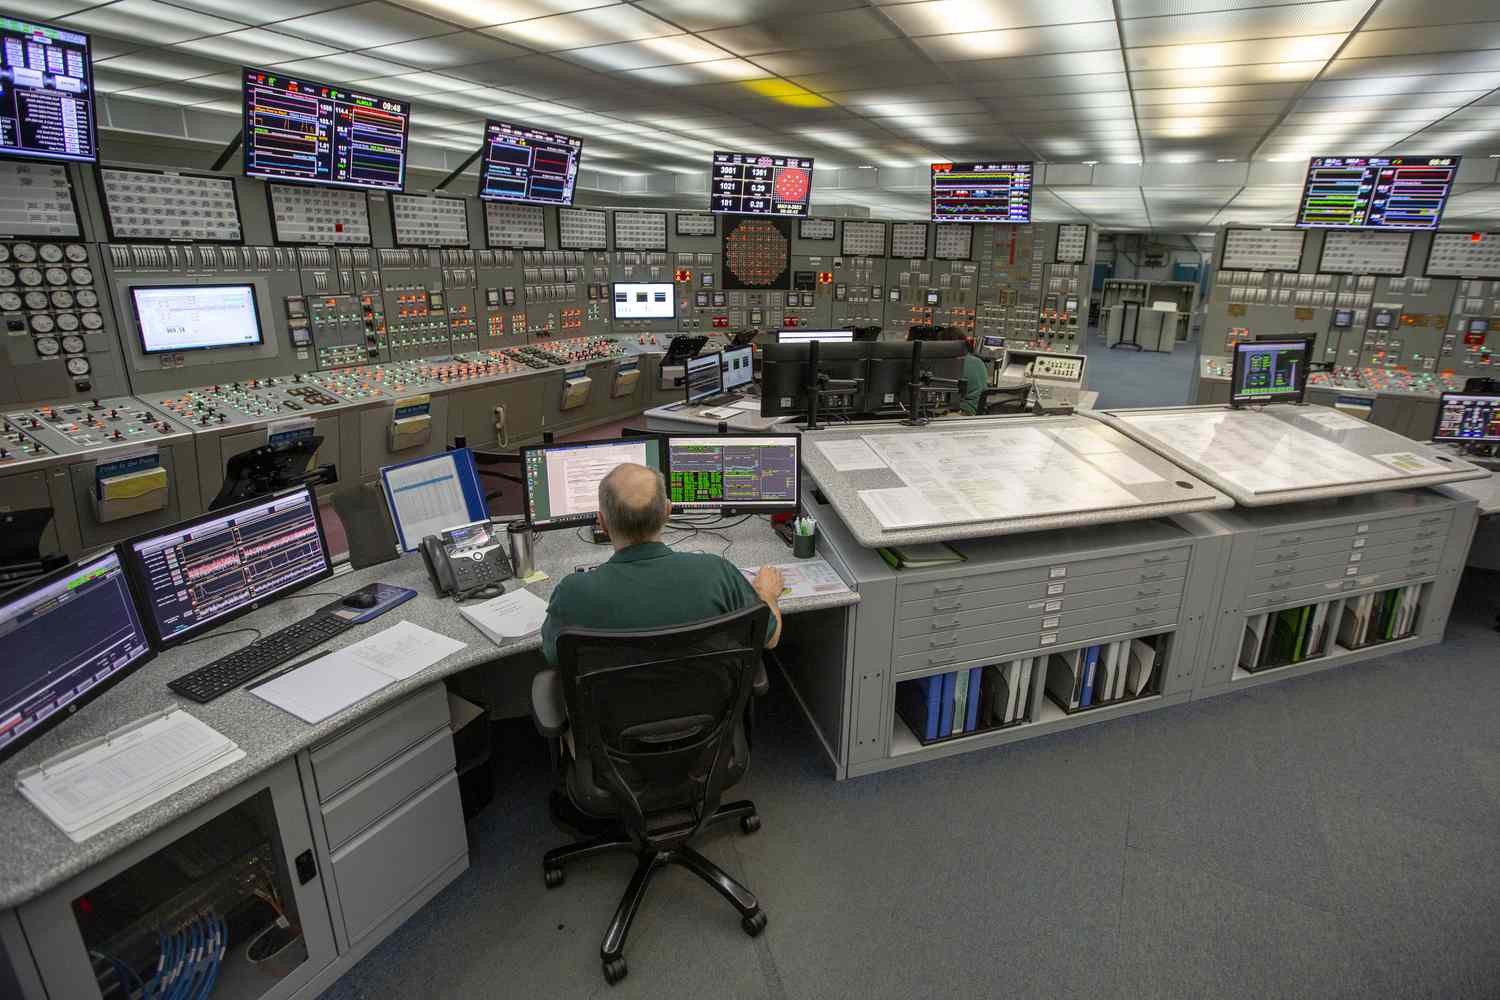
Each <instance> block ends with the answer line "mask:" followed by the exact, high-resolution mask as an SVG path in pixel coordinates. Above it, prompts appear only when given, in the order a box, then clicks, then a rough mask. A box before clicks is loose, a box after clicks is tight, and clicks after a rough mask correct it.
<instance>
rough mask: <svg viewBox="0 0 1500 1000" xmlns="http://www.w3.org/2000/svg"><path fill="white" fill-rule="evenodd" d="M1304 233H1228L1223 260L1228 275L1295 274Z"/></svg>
mask: <svg viewBox="0 0 1500 1000" xmlns="http://www.w3.org/2000/svg"><path fill="white" fill-rule="evenodd" d="M1306 241H1307V233H1306V232H1304V231H1303V230H1301V229H1230V230H1228V231H1226V232H1225V233H1224V259H1223V260H1222V261H1221V262H1220V263H1219V266H1220V267H1221V268H1223V269H1225V270H1231V271H1296V270H1298V269H1299V268H1301V266H1302V247H1303V245H1304V244H1305V243H1306Z"/></svg>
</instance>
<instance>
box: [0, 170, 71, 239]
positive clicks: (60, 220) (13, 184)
mask: <svg viewBox="0 0 1500 1000" xmlns="http://www.w3.org/2000/svg"><path fill="white" fill-rule="evenodd" d="M77 235H78V215H77V213H76V212H74V211H73V192H72V188H71V187H69V186H68V172H67V168H65V167H61V166H54V165H52V164H50V163H10V162H7V161H4V160H0V236H77Z"/></svg>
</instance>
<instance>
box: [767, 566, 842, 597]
mask: <svg viewBox="0 0 1500 1000" xmlns="http://www.w3.org/2000/svg"><path fill="white" fill-rule="evenodd" d="M775 566H776V568H777V569H779V570H781V577H782V583H783V589H782V591H781V596H782V598H788V597H793V598H795V597H816V596H820V595H827V594H842V593H847V592H848V590H849V585H848V584H846V583H844V580H843V578H842V577H841V576H839V574H838V572H837V571H836V570H835V569H834V568H833V567H832V566H830V565H828V561H827V560H825V559H817V558H813V559H799V560H797V561H796V562H790V563H776V564H775ZM759 571H760V567H759V566H756V567H754V568H750V567H747V566H741V567H740V572H741V573H743V574H745V579H747V580H754V579H755V574H756V573H757V572H759Z"/></svg>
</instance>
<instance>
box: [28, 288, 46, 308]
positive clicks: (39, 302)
mask: <svg viewBox="0 0 1500 1000" xmlns="http://www.w3.org/2000/svg"><path fill="white" fill-rule="evenodd" d="M26 308H27V309H45V308H47V293H46V292H27V293H26Z"/></svg>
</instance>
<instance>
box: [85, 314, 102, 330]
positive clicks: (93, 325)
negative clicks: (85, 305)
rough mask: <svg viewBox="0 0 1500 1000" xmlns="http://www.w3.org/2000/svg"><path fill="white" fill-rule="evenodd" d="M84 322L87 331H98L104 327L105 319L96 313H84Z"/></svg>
mask: <svg viewBox="0 0 1500 1000" xmlns="http://www.w3.org/2000/svg"><path fill="white" fill-rule="evenodd" d="M82 320H83V328H84V329H85V330H97V329H99V328H100V327H102V326H103V325H104V318H103V317H102V316H100V315H99V314H98V313H95V312H87V313H84V314H83V316H82Z"/></svg>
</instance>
